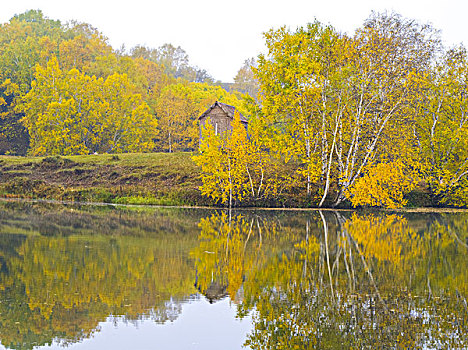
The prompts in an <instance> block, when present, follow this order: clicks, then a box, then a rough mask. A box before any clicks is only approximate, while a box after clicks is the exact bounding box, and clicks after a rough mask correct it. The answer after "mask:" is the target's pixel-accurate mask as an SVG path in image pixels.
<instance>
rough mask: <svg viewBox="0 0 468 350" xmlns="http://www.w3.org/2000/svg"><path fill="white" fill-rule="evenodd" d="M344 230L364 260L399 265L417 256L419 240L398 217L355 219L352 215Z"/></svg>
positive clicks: (403, 219)
mask: <svg viewBox="0 0 468 350" xmlns="http://www.w3.org/2000/svg"><path fill="white" fill-rule="evenodd" d="M344 228H345V230H346V231H347V232H348V233H349V235H350V236H351V237H352V239H354V240H355V241H356V242H357V243H358V244H359V245H360V246H362V253H363V254H364V255H365V256H366V257H367V258H370V257H374V258H377V259H378V260H381V261H389V262H391V263H393V264H401V263H402V262H403V261H404V260H406V259H410V258H412V257H414V256H416V255H417V254H418V251H419V249H420V248H419V247H418V245H419V243H420V239H419V237H418V236H417V235H416V233H415V232H414V231H413V230H412V229H411V228H410V227H409V226H408V222H407V220H406V219H405V218H403V217H401V216H397V215H384V216H380V217H378V216H374V215H365V216H358V215H356V214H353V216H352V218H351V220H350V221H347V222H346V223H345V225H344Z"/></svg>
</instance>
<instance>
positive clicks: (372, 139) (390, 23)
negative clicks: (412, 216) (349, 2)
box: [197, 13, 468, 207]
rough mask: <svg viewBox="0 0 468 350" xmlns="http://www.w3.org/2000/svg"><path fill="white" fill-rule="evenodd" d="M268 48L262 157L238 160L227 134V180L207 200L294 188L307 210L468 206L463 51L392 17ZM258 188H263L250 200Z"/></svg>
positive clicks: (292, 36)
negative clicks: (423, 196)
mask: <svg viewBox="0 0 468 350" xmlns="http://www.w3.org/2000/svg"><path fill="white" fill-rule="evenodd" d="M265 39H266V46H267V49H268V53H267V54H265V55H260V56H259V59H258V64H257V67H255V66H254V65H253V64H252V65H251V66H253V67H252V68H251V70H252V71H253V72H254V74H255V75H254V76H255V78H256V79H258V82H259V87H260V93H259V104H258V105H257V106H255V105H252V106H251V107H252V108H251V111H250V115H251V125H253V126H254V132H252V135H251V136H250V139H249V143H250V144H252V145H255V147H254V148H255V151H254V152H247V153H246V154H245V155H244V156H245V157H244V161H239V160H236V162H233V159H235V158H237V157H238V155H239V153H238V152H236V146H235V145H236V141H235V137H232V138H231V137H230V136H229V135H224V137H227V138H228V139H229V140H227V141H223V142H224V145H225V146H226V147H225V152H227V153H228V156H226V155H224V156H223V157H221V158H220V161H221V162H224V163H225V164H226V165H225V167H224V168H225V169H227V170H225V173H228V176H224V177H223V176H218V180H217V182H216V180H215V181H211V182H209V183H208V181H205V184H204V191H205V192H206V193H207V194H210V195H212V194H213V193H211V192H209V191H207V190H206V189H207V188H209V187H210V186H211V187H216V188H217V189H218V192H222V193H225V194H224V195H222V194H219V195H218V194H216V193H215V194H214V196H213V197H214V198H215V199H218V200H219V201H222V202H225V203H227V202H228V197H234V203H236V202H237V203H239V202H241V201H243V200H258V199H264V198H266V197H268V196H269V197H271V198H279V194H280V192H281V191H286V190H289V191H290V192H291V193H295V195H296V196H300V195H301V194H302V196H303V198H304V201H305V203H308V204H309V205H318V206H324V205H330V206H337V205H340V204H341V203H343V202H345V201H348V202H351V204H353V205H354V206H358V205H371V206H384V207H397V206H401V205H405V204H406V203H407V199H408V194H410V193H411V192H412V191H414V190H418V191H419V193H421V192H424V191H425V192H427V196H428V198H430V199H428V200H430V201H431V203H432V204H434V203H436V204H444V205H447V204H449V205H466V204H468V191H467V188H468V186H467V179H468V177H467V175H468V147H467V146H468V144H467V142H468V141H467V140H468V124H467V107H468V104H467V97H466V91H467V88H468V79H467V78H468V56H467V53H466V50H465V48H464V47H463V46H460V47H454V48H450V49H447V48H444V47H443V45H442V44H441V40H440V36H439V32H438V31H437V30H435V29H434V28H433V27H432V26H430V25H423V24H420V23H417V22H415V21H413V20H409V19H405V18H403V17H401V16H400V15H397V14H393V13H392V14H387V13H384V14H375V13H374V14H372V15H371V16H370V17H369V18H368V19H367V20H366V21H365V23H364V25H363V26H362V27H361V28H359V29H357V30H356V32H355V33H354V34H353V35H347V34H342V33H340V32H338V31H337V30H336V29H335V28H333V27H331V26H325V25H323V24H321V23H319V22H314V23H311V24H309V25H308V26H306V27H303V28H298V29H297V30H295V31H292V30H289V29H286V28H285V27H283V28H280V29H278V30H271V31H269V32H267V33H266V34H265ZM257 129H260V131H257ZM207 133H208V134H209V130H208V131H207ZM216 137H218V138H219V137H220V136H213V135H212V137H211V138H216ZM236 137H238V136H236ZM213 142H220V141H213ZM245 142H247V141H246V140H245ZM205 148H207V149H202V153H201V156H199V157H198V158H197V162H198V163H199V164H200V165H202V167H203V170H204V171H205V173H206V174H209V175H212V174H214V173H213V165H212V164H214V163H215V162H213V157H212V153H213V152H214V151H213V150H209V147H208V146H206V147H205ZM259 158H267V159H268V160H267V161H266V162H260V163H259V162H258V161H257V159H259ZM210 162H211V164H210ZM235 164H240V167H239V168H238V169H236V168H235V167H234V168H233V167H232V166H231V165H235ZM264 164H268V167H267V169H265V166H264ZM219 169H220V166H219V165H216V171H217V172H218V173H219ZM232 174H237V175H238V176H237V177H233V176H231V175H232ZM226 178H227V179H228V180H229V181H226V180H225V179H226ZM213 183H215V185H214V184H213ZM252 183H259V184H262V186H263V187H262V191H250V193H251V195H249V191H248V190H247V189H250V188H251V187H252ZM267 184H269V185H267ZM268 187H269V188H268ZM226 193H230V196H228V195H227V194H226ZM231 202H232V199H231Z"/></svg>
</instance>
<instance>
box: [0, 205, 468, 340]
mask: <svg viewBox="0 0 468 350" xmlns="http://www.w3.org/2000/svg"><path fill="white" fill-rule="evenodd" d="M0 232H1V234H0V301H1V302H0V340H1V343H2V344H3V345H4V346H6V347H8V348H15V349H31V348H33V347H34V346H38V345H44V344H50V343H52V342H53V341H55V342H60V343H62V344H69V345H71V344H73V343H76V342H79V341H81V340H83V339H86V338H90V337H93V335H94V334H95V333H96V332H99V327H98V326H99V324H100V322H104V321H106V320H109V316H111V315H112V316H113V317H116V318H118V319H119V320H124V321H125V322H135V321H138V320H151V321H154V322H157V323H160V324H162V325H167V324H168V323H171V322H172V321H174V320H176V319H178V318H179V317H180V313H181V312H183V309H184V306H183V305H184V303H185V302H187V301H190V300H195V299H197V298H198V297H196V295H197V294H198V293H199V294H201V295H203V298H206V300H208V301H209V302H210V303H215V304H218V303H219V300H222V299H226V298H228V299H229V300H230V302H231V305H232V307H234V308H236V310H237V317H239V318H242V317H245V316H246V315H250V314H251V313H252V312H253V322H252V326H251V331H250V333H249V334H248V336H247V339H245V338H244V339H242V341H245V346H246V347H248V348H252V349H294V348H297V349H309V348H310V349H313V348H324V349H327V348H329V349H341V348H369V347H372V348H434V349H438V348H466V347H467V346H468V335H467V334H468V307H467V301H466V297H467V295H468V254H467V253H468V246H467V243H468V214H465V213H457V214H447V213H446V214H443V213H442V214H434V213H432V214H405V215H403V214H385V213H367V214H366V213H353V212H328V211H327V212H321V211H320V212H242V213H240V212H237V213H224V212H215V211H203V210H188V209H186V210H182V209H165V210H159V209H158V210H155V209H151V210H150V209H143V208H140V209H131V208H107V207H99V208H96V207H76V206H55V205H42V204H27V203H22V204H21V203H1V204H0ZM205 307H206V308H209V307H210V304H206V306H205ZM220 327H221V326H220ZM194 331H195V330H194ZM185 336H186V337H190V334H185ZM239 337H245V335H244V334H239ZM155 341H157V340H155ZM220 346H221V347H222V345H221V344H220Z"/></svg>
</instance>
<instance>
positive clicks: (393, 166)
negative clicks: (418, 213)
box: [349, 160, 418, 208]
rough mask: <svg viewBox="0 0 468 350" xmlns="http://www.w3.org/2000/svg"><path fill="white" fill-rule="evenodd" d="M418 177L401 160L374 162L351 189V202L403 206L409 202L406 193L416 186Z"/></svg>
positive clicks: (366, 204)
mask: <svg viewBox="0 0 468 350" xmlns="http://www.w3.org/2000/svg"><path fill="white" fill-rule="evenodd" d="M417 179H418V178H417V175H416V173H415V172H414V171H412V170H411V169H410V168H409V167H408V166H406V165H405V164H404V163H403V162H402V161H401V160H396V161H393V162H382V163H377V164H372V165H371V166H369V167H368V168H367V170H366V172H365V174H364V176H362V177H360V178H359V179H357V180H356V181H355V183H354V185H353V186H352V187H351V188H350V189H349V194H350V198H351V203H352V204H353V206H354V207H357V206H378V207H386V208H397V207H401V206H403V205H405V204H406V202H407V201H406V200H405V199H404V195H405V194H406V193H408V192H410V191H411V190H412V189H414V188H415V186H416V183H417Z"/></svg>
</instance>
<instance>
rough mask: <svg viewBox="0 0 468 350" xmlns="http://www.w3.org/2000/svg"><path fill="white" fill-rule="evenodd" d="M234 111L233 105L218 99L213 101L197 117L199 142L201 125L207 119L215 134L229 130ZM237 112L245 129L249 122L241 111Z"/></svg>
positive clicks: (203, 124) (202, 125)
mask: <svg viewBox="0 0 468 350" xmlns="http://www.w3.org/2000/svg"><path fill="white" fill-rule="evenodd" d="M235 112H236V108H235V107H233V106H230V105H227V104H225V103H222V102H218V101H216V102H215V103H213V104H212V105H211V107H210V108H208V109H207V110H206V111H205V112H203V114H202V115H201V116H199V117H198V123H199V124H200V142H201V139H202V130H203V127H204V126H205V123H206V122H207V121H208V120H209V121H210V123H211V125H212V126H213V129H214V130H215V134H216V135H218V134H222V133H224V132H226V131H231V130H232V126H231V123H232V121H233V120H234V113H235ZM239 114H240V120H241V122H242V124H243V125H244V126H245V129H246V130H247V125H248V123H249V122H248V121H247V118H245V117H244V116H243V115H242V114H241V113H239Z"/></svg>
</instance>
